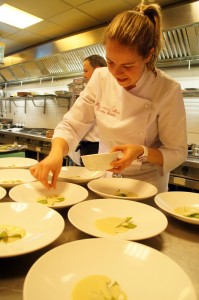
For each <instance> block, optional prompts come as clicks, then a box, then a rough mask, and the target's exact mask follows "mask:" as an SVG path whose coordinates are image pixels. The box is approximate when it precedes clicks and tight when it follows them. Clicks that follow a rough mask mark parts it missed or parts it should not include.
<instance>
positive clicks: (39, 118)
mask: <svg viewBox="0 0 199 300" xmlns="http://www.w3.org/2000/svg"><path fill="white" fill-rule="evenodd" d="M70 83H72V79H64V80H59V81H54V82H51V81H49V82H47V81H45V82H41V83H39V82H37V83H30V84H24V85H16V86H10V87H8V88H7V89H6V91H5V92H6V95H7V97H10V96H16V95H17V92H19V91H20V92H31V93H33V94H35V95H45V94H55V91H60V90H64V91H68V84H70ZM13 99H14V98H13ZM30 99H31V98H30ZM58 100H59V101H58V103H59V104H57V103H56V102H55V101H54V100H53V99H50V98H47V99H46V106H45V113H44V99H42V98H41V99H39V100H34V102H33V101H32V100H25V101H26V112H25V106H24V100H17V101H12V102H11V106H10V101H8V100H6V101H3V108H2V109H1V110H2V112H3V113H2V114H3V117H5V116H6V118H12V119H13V124H23V125H24V126H25V127H40V128H51V129H53V128H55V126H56V125H57V123H58V122H59V121H60V120H61V119H62V117H63V115H64V114H65V113H66V112H67V111H68V108H69V106H70V103H69V101H68V99H58Z"/></svg>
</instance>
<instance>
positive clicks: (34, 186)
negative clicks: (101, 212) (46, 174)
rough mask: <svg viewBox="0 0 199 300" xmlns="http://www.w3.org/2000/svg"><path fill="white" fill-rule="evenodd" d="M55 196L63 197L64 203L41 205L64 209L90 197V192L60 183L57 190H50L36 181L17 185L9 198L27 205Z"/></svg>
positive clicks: (66, 183) (10, 192)
mask: <svg viewBox="0 0 199 300" xmlns="http://www.w3.org/2000/svg"><path fill="white" fill-rule="evenodd" d="M55 194H57V195H61V196H63V197H64V201H61V202H55V203H52V204H40V205H46V206H49V207H53V208H63V207H67V206H71V205H74V204H76V203H78V202H80V201H83V200H85V199H86V198H87V197H88V191H87V190H86V189H85V188H84V187H82V186H80V185H77V184H74V183H69V182H60V181H58V182H57V185H56V189H50V190H49V189H47V188H46V187H45V186H43V184H41V182H39V181H35V182H30V183H24V184H20V185H17V186H15V187H13V188H12V189H11V190H10V191H9V196H10V198H11V199H12V200H14V201H17V202H25V203H37V199H38V198H40V197H46V196H50V195H55Z"/></svg>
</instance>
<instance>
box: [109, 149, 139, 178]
mask: <svg viewBox="0 0 199 300" xmlns="http://www.w3.org/2000/svg"><path fill="white" fill-rule="evenodd" d="M116 151H121V152H122V153H123V157H122V158H119V159H118V160H117V161H114V162H112V163H111V166H113V168H112V169H110V170H109V171H110V172H113V173H121V172H122V171H123V170H124V169H126V168H127V167H129V166H130V164H131V163H132V162H133V161H134V160H136V159H137V158H138V156H140V155H142V154H143V147H142V146H140V145H133V144H127V145H120V146H115V147H113V148H112V149H111V152H116Z"/></svg>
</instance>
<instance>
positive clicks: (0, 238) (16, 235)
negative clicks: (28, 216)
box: [0, 225, 26, 243]
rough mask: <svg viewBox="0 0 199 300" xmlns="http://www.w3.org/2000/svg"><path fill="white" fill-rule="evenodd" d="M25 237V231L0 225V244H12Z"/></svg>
mask: <svg viewBox="0 0 199 300" xmlns="http://www.w3.org/2000/svg"><path fill="white" fill-rule="evenodd" d="M25 235H26V231H25V230H24V229H23V228H21V227H19V226H13V225H0V242H4V243H12V242H15V241H17V240H19V239H22V238H23V237H24V236H25Z"/></svg>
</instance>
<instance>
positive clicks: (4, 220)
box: [0, 202, 65, 257]
mask: <svg viewBox="0 0 199 300" xmlns="http://www.w3.org/2000/svg"><path fill="white" fill-rule="evenodd" d="M0 225H13V226H19V227H22V228H23V229H24V230H25V231H26V235H25V236H24V237H23V238H22V239H19V240H17V241H15V242H13V243H3V242H0V257H10V256H18V255H22V254H25V253H29V252H32V251H35V250H38V249H41V248H43V247H45V246H47V245H49V244H50V243H52V242H53V241H55V240H56V239H57V238H58V237H59V236H60V235H61V233H62V231H63V230H64V226H65V222H64V219H63V218H62V216H61V215H60V214H59V213H58V212H56V211H55V210H54V209H51V208H49V207H45V206H41V205H37V204H33V203H14V202H13V203H12V202H8V203H0Z"/></svg>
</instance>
